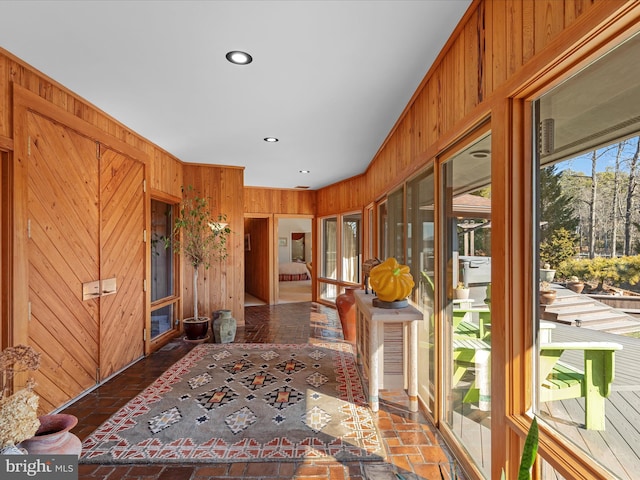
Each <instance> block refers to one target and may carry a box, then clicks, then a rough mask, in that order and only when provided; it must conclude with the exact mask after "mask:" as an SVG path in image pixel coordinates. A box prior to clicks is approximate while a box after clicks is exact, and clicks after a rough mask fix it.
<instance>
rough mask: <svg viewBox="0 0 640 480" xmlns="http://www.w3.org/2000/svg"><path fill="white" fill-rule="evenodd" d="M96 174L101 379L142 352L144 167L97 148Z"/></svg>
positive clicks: (121, 156)
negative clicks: (112, 283)
mask: <svg viewBox="0 0 640 480" xmlns="http://www.w3.org/2000/svg"><path fill="white" fill-rule="evenodd" d="M100 170H101V172H100V190H101V195H100V204H101V207H102V212H101V214H102V218H101V229H100V236H101V242H100V243H101V250H102V253H101V262H100V278H101V280H102V282H103V288H102V290H103V296H102V297H101V300H100V301H101V312H100V313H101V320H100V377H101V379H104V378H107V377H109V376H110V375H112V374H113V373H115V372H117V371H118V370H120V369H121V368H123V367H125V366H127V365H128V364H129V363H131V362H132V361H133V360H136V359H137V358H139V357H141V356H142V355H143V352H144V339H143V331H144V326H145V325H144V301H145V297H144V278H145V277H144V275H145V248H144V239H143V232H144V228H145V221H144V190H143V180H144V167H143V165H142V164H141V163H139V162H137V161H135V160H132V159H130V158H128V157H126V156H124V155H122V154H120V153H118V152H115V151H113V150H108V149H105V148H104V147H103V148H101V152H100ZM109 278H115V279H116V293H115V294H111V295H110V294H105V293H104V290H105V288H104V285H105V280H106V279H109ZM107 288H109V287H107Z"/></svg>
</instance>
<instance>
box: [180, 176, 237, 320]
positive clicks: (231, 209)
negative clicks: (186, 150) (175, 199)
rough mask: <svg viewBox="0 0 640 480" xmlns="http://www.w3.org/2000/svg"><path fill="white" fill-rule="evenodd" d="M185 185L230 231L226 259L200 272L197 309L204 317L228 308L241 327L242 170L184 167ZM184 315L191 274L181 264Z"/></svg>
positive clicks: (188, 302) (190, 297)
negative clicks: (206, 201)
mask: <svg viewBox="0 0 640 480" xmlns="http://www.w3.org/2000/svg"><path fill="white" fill-rule="evenodd" d="M183 178H184V183H185V186H189V185H191V186H193V187H194V189H195V191H196V192H198V194H199V195H200V196H204V197H206V198H208V199H209V206H210V209H211V214H212V216H214V217H215V218H217V216H218V214H220V213H222V214H225V215H226V216H227V221H228V223H229V228H230V229H231V231H232V232H233V233H232V234H231V236H230V238H229V241H228V243H227V253H228V257H227V258H226V259H225V260H222V261H221V262H218V261H214V262H212V264H211V267H210V268H209V269H208V270H204V269H201V270H202V271H200V272H199V287H200V290H199V292H198V300H199V305H198V308H200V309H202V310H201V311H202V312H206V315H208V316H209V315H211V312H212V311H214V310H220V309H229V310H231V311H232V313H233V316H234V317H235V318H236V320H237V321H238V324H240V325H242V324H244V202H243V201H242V197H238V192H242V190H243V184H244V179H243V169H241V168H237V167H220V166H204V165H185V166H184V170H183ZM183 274H184V285H185V287H184V291H183V302H182V305H183V313H184V316H185V317H189V316H191V315H193V306H192V304H193V281H192V278H193V273H192V268H191V266H190V265H185V262H183Z"/></svg>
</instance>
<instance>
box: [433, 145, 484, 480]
mask: <svg viewBox="0 0 640 480" xmlns="http://www.w3.org/2000/svg"><path fill="white" fill-rule="evenodd" d="M442 178H443V183H442V185H441V188H442V190H441V195H442V202H441V205H440V216H441V218H442V220H441V222H440V226H441V231H442V236H443V245H442V249H441V250H442V253H443V255H442V263H441V269H442V270H443V271H442V272H440V275H439V277H438V278H443V282H442V283H441V288H439V289H438V292H439V293H440V298H441V301H442V305H443V307H444V308H443V309H442V311H443V313H444V319H443V320H444V322H443V323H442V331H441V338H442V343H441V345H442V351H443V372H444V374H443V385H442V409H443V412H442V415H443V421H444V422H445V423H446V425H447V426H448V427H449V429H450V430H451V433H452V434H453V435H454V436H455V437H456V438H457V440H458V441H459V443H460V445H462V446H463V447H464V448H465V449H466V451H467V453H468V455H469V457H470V458H471V459H472V460H473V461H474V462H475V463H476V465H477V466H478V468H479V469H480V470H481V471H482V472H483V473H484V475H485V476H486V477H487V478H489V477H491V377H490V372H491V311H490V309H489V304H488V303H487V298H488V288H489V286H490V284H491V256H490V253H491V136H490V135H488V134H485V135H484V136H483V137H481V138H479V139H478V140H476V141H475V142H474V143H473V144H471V145H469V146H467V147H465V148H464V149H463V150H461V151H458V152H457V153H454V154H453V155H452V156H451V157H450V158H447V159H446V161H445V162H444V163H443V164H442Z"/></svg>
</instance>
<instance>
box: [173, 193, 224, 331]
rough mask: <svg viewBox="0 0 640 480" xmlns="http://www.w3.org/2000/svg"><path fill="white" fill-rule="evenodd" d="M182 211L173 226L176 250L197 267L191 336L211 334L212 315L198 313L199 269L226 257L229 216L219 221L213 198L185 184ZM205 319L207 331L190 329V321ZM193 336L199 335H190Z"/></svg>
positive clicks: (221, 217) (194, 272) (220, 216)
mask: <svg viewBox="0 0 640 480" xmlns="http://www.w3.org/2000/svg"><path fill="white" fill-rule="evenodd" d="M182 193H183V199H182V202H181V204H180V212H179V214H178V216H177V218H176V220H175V224H174V228H173V235H172V238H173V249H174V252H176V253H180V252H182V254H183V255H184V258H185V259H186V260H187V261H188V262H189V263H190V264H191V266H192V267H193V317H192V318H193V319H185V320H184V325H185V333H186V334H187V338H189V337H190V336H195V337H196V338H198V337H201V338H203V337H204V336H206V334H207V327H208V321H209V318H208V317H200V316H199V315H198V272H199V269H200V267H201V266H202V267H203V268H205V269H207V268H209V266H210V265H211V261H212V260H222V259H224V258H226V256H227V240H228V238H229V234H231V229H230V228H229V226H228V225H227V223H226V220H227V217H226V215H224V214H219V215H218V217H217V221H213V220H212V219H211V211H210V208H209V202H208V201H207V199H206V198H204V197H200V196H199V195H198V194H197V193H195V192H194V189H193V187H192V186H189V187H187V188H186V189H185V188H183V190H182ZM190 322H191V323H199V322H200V323H204V325H205V326H204V332H202V331H200V332H199V333H196V334H194V335H190V334H189V332H187V331H186V330H187V324H188V323H190ZM190 339H191V340H193V339H195V338H190Z"/></svg>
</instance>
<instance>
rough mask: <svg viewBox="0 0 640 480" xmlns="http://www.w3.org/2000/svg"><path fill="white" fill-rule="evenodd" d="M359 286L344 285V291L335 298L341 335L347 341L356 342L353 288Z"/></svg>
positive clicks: (355, 288) (356, 288)
mask: <svg viewBox="0 0 640 480" xmlns="http://www.w3.org/2000/svg"><path fill="white" fill-rule="evenodd" d="M358 289H359V287H346V288H345V289H344V293H342V294H340V295H338V297H337V298H336V308H337V309H338V316H339V317H340V323H341V324H342V335H343V336H344V339H345V340H346V341H347V342H350V343H355V342H356V305H355V304H356V297H355V295H354V294H353V292H354V290H358Z"/></svg>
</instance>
